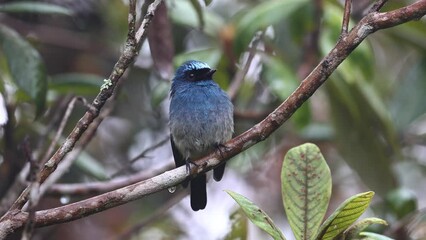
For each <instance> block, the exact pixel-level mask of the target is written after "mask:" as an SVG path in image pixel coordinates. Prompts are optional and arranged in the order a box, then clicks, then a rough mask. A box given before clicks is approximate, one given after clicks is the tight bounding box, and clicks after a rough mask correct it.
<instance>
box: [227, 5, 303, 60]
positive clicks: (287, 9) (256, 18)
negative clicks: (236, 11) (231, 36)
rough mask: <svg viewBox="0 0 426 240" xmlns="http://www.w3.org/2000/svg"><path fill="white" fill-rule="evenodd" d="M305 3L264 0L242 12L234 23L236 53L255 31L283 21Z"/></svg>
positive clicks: (244, 46)
mask: <svg viewBox="0 0 426 240" xmlns="http://www.w3.org/2000/svg"><path fill="white" fill-rule="evenodd" d="M306 3H308V1H307V0H286V1H282V0H274V1H265V2H262V3H260V4H258V5H257V6H255V7H254V8H252V9H250V11H248V12H246V13H244V14H243V15H242V16H241V18H240V19H239V20H238V21H237V23H236V24H237V32H236V35H235V36H237V38H236V39H235V42H234V50H235V52H236V53H237V55H238V54H239V53H240V52H242V51H244V49H246V48H247V46H248V44H249V43H250V41H251V39H252V38H253V36H254V34H255V32H256V31H259V30H262V29H265V28H266V27H268V26H270V25H272V24H275V23H279V22H283V21H285V20H284V19H286V18H287V17H289V16H290V15H291V14H292V13H294V12H295V11H297V10H298V9H300V8H301V7H302V6H303V5H305V4H306Z"/></svg>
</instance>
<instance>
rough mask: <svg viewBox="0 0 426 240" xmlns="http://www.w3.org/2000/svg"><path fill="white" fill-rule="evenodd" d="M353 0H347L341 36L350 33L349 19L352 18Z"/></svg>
mask: <svg viewBox="0 0 426 240" xmlns="http://www.w3.org/2000/svg"><path fill="white" fill-rule="evenodd" d="M351 9H352V0H345V11H344V13H343V21H342V31H341V32H340V36H345V35H346V34H347V33H348V29H349V21H350V19H351Z"/></svg>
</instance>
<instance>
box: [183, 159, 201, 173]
mask: <svg viewBox="0 0 426 240" xmlns="http://www.w3.org/2000/svg"><path fill="white" fill-rule="evenodd" d="M185 162H186V164H185V166H186V171H187V172H188V173H191V164H194V165H195V166H196V167H199V165H198V164H197V163H195V162H194V161H192V160H191V159H186V161H185Z"/></svg>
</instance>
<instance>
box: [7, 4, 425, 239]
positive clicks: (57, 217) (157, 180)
mask: <svg viewBox="0 0 426 240" xmlns="http://www.w3.org/2000/svg"><path fill="white" fill-rule="evenodd" d="M425 14H426V0H419V1H417V2H415V3H413V4H411V5H409V6H406V7H403V8H400V9H397V10H394V11H390V12H385V13H378V12H372V13H370V14H368V15H367V16H365V17H364V18H363V19H361V21H360V22H359V23H358V24H356V26H355V27H354V28H353V29H352V30H351V31H350V32H348V34H347V35H346V36H344V37H342V38H341V39H340V40H339V41H338V42H337V44H336V45H335V47H334V48H333V49H332V50H331V51H330V52H329V54H328V55H327V56H326V57H324V59H323V60H322V61H321V62H320V63H319V64H318V65H317V66H316V68H315V69H314V70H313V71H312V72H311V73H310V74H309V75H308V76H307V77H306V78H305V79H304V80H303V81H302V82H301V84H300V85H299V87H298V88H297V89H296V90H295V91H294V92H293V93H292V94H291V95H290V96H289V97H288V98H287V99H286V100H285V101H284V102H283V103H282V104H281V105H280V106H278V107H277V108H276V109H275V110H274V111H273V112H272V113H270V114H269V115H268V116H267V117H266V118H265V119H264V120H263V121H261V122H260V123H258V124H256V125H255V126H253V127H252V128H251V129H249V130H248V131H246V132H244V133H243V134H241V135H239V136H237V137H235V138H234V139H232V140H230V141H228V142H227V143H226V144H225V146H226V148H223V149H221V151H220V152H218V151H216V152H213V153H211V154H209V155H208V156H206V157H204V158H202V159H199V160H198V161H196V163H197V165H193V166H192V168H191V173H190V175H191V176H195V175H197V174H198V173H201V172H205V171H208V170H210V169H212V168H214V167H216V166H218V165H219V164H221V163H222V162H224V161H226V160H228V159H229V158H231V157H233V156H235V155H237V154H238V153H240V152H242V151H244V150H246V149H248V148H249V147H251V146H253V145H254V144H256V143H258V142H260V141H263V140H265V139H266V138H267V137H268V136H270V135H271V134H272V133H273V132H274V131H275V130H277V129H278V128H279V127H280V126H281V125H282V124H283V123H284V122H285V121H286V120H287V119H289V118H290V117H291V115H292V114H293V113H294V112H295V111H296V110H297V109H298V108H299V107H300V106H301V105H302V104H303V103H304V102H305V101H306V100H307V99H309V97H310V96H312V94H313V93H314V92H315V91H316V90H317V89H318V88H319V87H320V86H321V85H322V84H323V83H324V82H325V81H326V79H327V78H328V77H329V76H330V75H331V73H332V72H333V71H334V70H335V69H336V68H337V67H338V66H339V65H340V64H341V63H342V62H343V61H344V59H345V58H347V57H348V56H349V54H350V53H351V52H352V51H353V50H354V49H355V48H356V47H357V46H358V45H359V44H360V43H361V42H362V41H363V40H364V39H365V38H366V37H367V36H368V35H370V34H372V33H374V32H375V31H378V30H380V29H385V28H389V27H393V26H396V25H399V24H402V23H405V22H407V21H411V20H415V19H419V18H421V17H422V16H424V15H425ZM124 55H125V54H124ZM130 62H131V61H130ZM130 62H129V64H130ZM104 91H107V90H104ZM95 106H98V105H95ZM188 175H189V174H188V173H187V171H186V167H185V166H182V167H179V168H176V169H174V170H171V171H167V172H165V173H163V174H160V175H158V176H155V177H153V178H150V179H147V180H145V181H142V182H138V183H135V184H133V185H130V186H126V187H123V188H120V189H117V190H114V191H111V192H108V193H105V194H102V195H99V196H96V197H93V198H89V199H86V200H83V201H80V202H76V203H72V204H69V205H65V206H61V207H57V208H53V209H47V210H42V211H37V212H36V213H35V218H34V221H35V224H36V226H47V225H52V224H58V223H62V222H68V221H72V220H76V219H79V218H82V217H85V216H88V215H91V214H94V213H97V212H101V211H104V210H106V209H109V208H112V207H115V206H118V205H122V204H125V203H127V202H129V201H133V200H135V199H138V198H141V197H143V196H146V195H150V194H152V193H155V192H159V191H161V190H164V189H167V188H169V187H172V186H176V185H177V184H179V183H181V182H182V181H184V180H185V179H186V178H187V177H188ZM27 219H28V213H26V212H22V211H19V210H15V211H12V212H10V213H9V214H7V215H6V216H4V217H3V218H2V220H1V221H0V239H2V238H5V237H6V236H7V235H8V234H10V233H12V232H14V231H16V230H17V229H21V228H22V227H23V224H24V222H25V221H26V220H27Z"/></svg>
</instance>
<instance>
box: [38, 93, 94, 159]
mask: <svg viewBox="0 0 426 240" xmlns="http://www.w3.org/2000/svg"><path fill="white" fill-rule="evenodd" d="M77 100H79V101H81V102H83V104H84V105H87V102H86V99H84V98H83V97H73V98H72V99H71V100H70V101H69V103H68V106H67V109H66V111H65V113H64V116H63V117H62V120H61V123H60V124H59V127H58V130H57V131H56V134H55V137H54V138H53V140H52V142H51V143H50V145H49V148H48V149H47V151H46V153H45V154H44V156H43V158H41V163H45V162H46V161H47V160H48V158H49V156H50V155H51V154H52V152H53V150H54V149H55V146H56V144H57V143H58V141H59V138H60V137H61V135H62V132H63V131H64V128H65V125H66V123H67V122H68V119H69V117H70V116H71V113H72V110H73V109H74V107H75V102H76V101H77Z"/></svg>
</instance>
